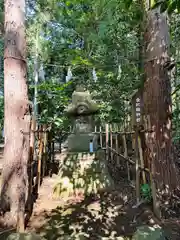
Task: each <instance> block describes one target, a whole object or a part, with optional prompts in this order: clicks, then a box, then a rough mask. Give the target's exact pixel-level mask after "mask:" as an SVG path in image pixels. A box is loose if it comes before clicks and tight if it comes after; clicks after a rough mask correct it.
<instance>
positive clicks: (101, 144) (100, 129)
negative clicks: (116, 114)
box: [99, 126, 103, 148]
mask: <svg viewBox="0 0 180 240" xmlns="http://www.w3.org/2000/svg"><path fill="white" fill-rule="evenodd" d="M99 131H100V146H101V148H102V147H103V143H102V128H101V126H100V128H99Z"/></svg>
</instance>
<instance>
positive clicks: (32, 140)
mask: <svg viewBox="0 0 180 240" xmlns="http://www.w3.org/2000/svg"><path fill="white" fill-rule="evenodd" d="M35 130H36V120H35V117H34V116H33V117H32V120H31V133H30V150H29V160H28V165H29V176H28V178H29V188H28V210H29V212H31V205H32V204H31V201H32V199H31V198H32V182H33V170H32V167H33V166H32V163H33V160H34V147H35Z"/></svg>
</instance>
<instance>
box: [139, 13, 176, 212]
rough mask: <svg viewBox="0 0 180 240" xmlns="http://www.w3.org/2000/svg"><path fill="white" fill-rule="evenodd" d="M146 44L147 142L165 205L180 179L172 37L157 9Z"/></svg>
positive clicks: (159, 195) (160, 201)
mask: <svg viewBox="0 0 180 240" xmlns="http://www.w3.org/2000/svg"><path fill="white" fill-rule="evenodd" d="M145 44H146V46H145V55H146V56H145V58H146V59H145V75H146V81H145V84H144V96H143V98H144V114H145V116H146V117H147V120H148V121H149V122H150V125H151V128H152V130H153V132H152V133H148V134H147V138H146V143H147V146H148V150H149V152H150V156H149V158H150V159H151V168H152V169H151V171H152V174H153V179H154V181H155V185H156V193H157V196H156V197H157V201H158V204H160V207H163V202H164V200H165V199H166V200H167V197H168V198H169V197H170V196H172V193H173V192H174V190H175V189H177V187H179V179H178V173H177V171H176V168H175V162H174V157H173V148H172V129H171V128H172V124H171V122H172V103H171V84H170V79H169V76H168V70H167V68H166V66H167V62H168V60H169V45H170V37H169V29H168V24H167V18H166V16H165V15H164V14H161V13H160V12H159V10H158V9H155V10H152V11H150V12H148V19H147V28H146V31H145ZM160 209H161V208H160Z"/></svg>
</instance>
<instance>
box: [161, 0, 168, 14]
mask: <svg viewBox="0 0 180 240" xmlns="http://www.w3.org/2000/svg"><path fill="white" fill-rule="evenodd" d="M167 9H168V2H167V1H165V2H163V3H162V4H161V7H160V12H161V13H163V12H165V11H166V10H167Z"/></svg>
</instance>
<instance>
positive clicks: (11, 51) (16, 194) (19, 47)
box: [1, 0, 30, 224]
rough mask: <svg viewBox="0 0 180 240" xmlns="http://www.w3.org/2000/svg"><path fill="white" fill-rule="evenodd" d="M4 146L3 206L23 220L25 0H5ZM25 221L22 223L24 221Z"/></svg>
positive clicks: (14, 217)
mask: <svg viewBox="0 0 180 240" xmlns="http://www.w3.org/2000/svg"><path fill="white" fill-rule="evenodd" d="M4 4H5V5H4V6H5V49H4V97H5V121H4V126H5V149H4V164H3V172H2V188H1V207H2V208H3V211H5V212H7V207H8V208H10V216H11V218H10V219H11V220H13V223H15V224H17V223H18V221H23V217H24V211H25V201H26V193H27V182H28V177H27V162H28V154H29V132H30V116H29V102H28V89H27V83H26V71H27V69H26V60H25V57H26V54H25V53H26V39H25V0H5V2H4ZM22 224H23V223H22Z"/></svg>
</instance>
